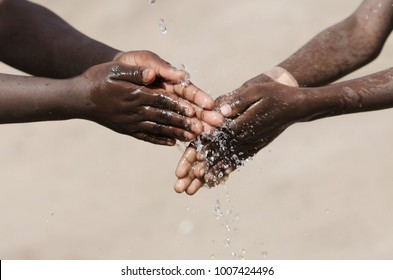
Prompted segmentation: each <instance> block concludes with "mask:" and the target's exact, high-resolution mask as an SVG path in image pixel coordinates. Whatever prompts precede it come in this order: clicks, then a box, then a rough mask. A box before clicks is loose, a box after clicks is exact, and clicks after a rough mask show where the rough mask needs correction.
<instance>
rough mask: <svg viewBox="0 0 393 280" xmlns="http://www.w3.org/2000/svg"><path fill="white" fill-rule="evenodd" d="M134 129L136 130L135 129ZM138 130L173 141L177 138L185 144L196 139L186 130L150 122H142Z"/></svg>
mask: <svg viewBox="0 0 393 280" xmlns="http://www.w3.org/2000/svg"><path fill="white" fill-rule="evenodd" d="M132 129H133V130H135V127H133V128H132ZM138 130H139V131H140V132H144V133H146V134H150V135H154V136H156V137H162V138H171V139H173V138H175V139H178V140H180V141H185V142H188V141H191V140H193V139H194V138H195V134H193V133H191V132H188V131H186V130H184V129H181V128H177V127H173V126H166V125H162V124H159V123H153V122H148V121H144V122H140V123H139V124H138Z"/></svg>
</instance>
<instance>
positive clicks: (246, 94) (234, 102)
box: [215, 88, 260, 118]
mask: <svg viewBox="0 0 393 280" xmlns="http://www.w3.org/2000/svg"><path fill="white" fill-rule="evenodd" d="M259 99H260V97H259V95H258V94H255V93H254V92H252V91H251V90H249V89H248V88H239V89H237V90H234V91H232V92H230V93H228V94H225V95H222V96H220V97H218V98H217V99H216V100H215V106H216V108H218V109H219V111H220V112H221V114H222V115H223V116H224V117H226V118H233V117H236V116H237V115H239V114H242V113H243V112H244V111H246V110H247V108H249V107H250V106H251V105H252V104H254V103H255V102H256V101H258V100H259Z"/></svg>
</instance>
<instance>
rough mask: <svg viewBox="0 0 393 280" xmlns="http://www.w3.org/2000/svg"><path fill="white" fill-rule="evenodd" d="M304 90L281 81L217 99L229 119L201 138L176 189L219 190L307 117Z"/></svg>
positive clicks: (183, 161) (182, 162) (184, 158)
mask: <svg viewBox="0 0 393 280" xmlns="http://www.w3.org/2000/svg"><path fill="white" fill-rule="evenodd" d="M305 96H306V95H305V92H304V90H302V89H300V88H293V87H288V86H285V85H282V84H279V83H275V82H270V83H264V84H246V85H244V86H242V87H241V88H239V89H238V90H235V91H233V92H231V93H229V94H227V95H224V96H221V97H219V98H218V99H217V100H216V106H217V107H218V108H220V109H221V112H222V113H223V114H224V116H225V117H226V118H227V123H226V125H224V126H222V127H220V128H217V129H216V131H215V132H214V134H213V136H207V137H199V138H198V139H197V141H194V142H193V145H191V146H190V147H188V148H187V149H186V151H185V153H184V154H183V156H182V157H181V159H180V161H179V164H178V167H177V169H176V176H177V178H178V179H177V181H176V183H175V190H176V191H177V192H184V191H185V192H186V193H187V194H190V195H192V194H194V193H196V192H197V191H198V190H199V189H200V188H201V187H202V186H203V185H204V184H207V185H208V186H210V187H212V186H216V185H218V184H220V183H222V182H224V181H225V180H226V179H227V178H228V175H229V173H231V172H232V171H233V170H235V169H236V168H238V167H239V166H240V165H242V164H243V163H244V161H245V160H247V159H249V158H250V157H252V156H254V155H255V154H256V153H257V152H258V151H260V150H261V149H262V148H263V147H265V146H266V145H268V144H269V143H270V142H271V141H273V140H274V139H275V138H276V137H277V136H278V135H279V134H280V133H282V132H283V131H284V130H285V129H286V128H287V127H288V126H290V125H291V124H293V123H295V122H298V121H302V120H304V119H306V118H307V117H308V110H307V107H306V106H305V105H304V100H305Z"/></svg>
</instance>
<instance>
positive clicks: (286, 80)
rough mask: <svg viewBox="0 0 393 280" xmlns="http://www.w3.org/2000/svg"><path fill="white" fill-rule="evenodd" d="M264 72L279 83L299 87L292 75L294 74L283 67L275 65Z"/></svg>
mask: <svg viewBox="0 0 393 280" xmlns="http://www.w3.org/2000/svg"><path fill="white" fill-rule="evenodd" d="M263 74H264V75H265V76H267V77H269V78H270V79H272V80H273V81H275V82H277V83H280V84H283V85H287V86H290V87H299V84H298V82H297V81H296V79H295V78H294V77H293V76H292V74H291V73H289V72H288V71H287V70H285V69H284V68H282V67H279V66H275V67H273V68H272V69H270V70H268V71H266V72H264V73H263Z"/></svg>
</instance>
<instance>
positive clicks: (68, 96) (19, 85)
mask: <svg viewBox="0 0 393 280" xmlns="http://www.w3.org/2000/svg"><path fill="white" fill-rule="evenodd" d="M84 104H86V100H84V98H83V95H81V94H80V93H79V91H78V90H76V88H75V86H74V83H73V79H64V80H55V79H49V78H38V77H24V76H14V75H4V74H0V123H20V122H33V121H49V120H65V119H72V118H82V117H84V114H85V113H84V112H83V110H84V108H83V106H84Z"/></svg>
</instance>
